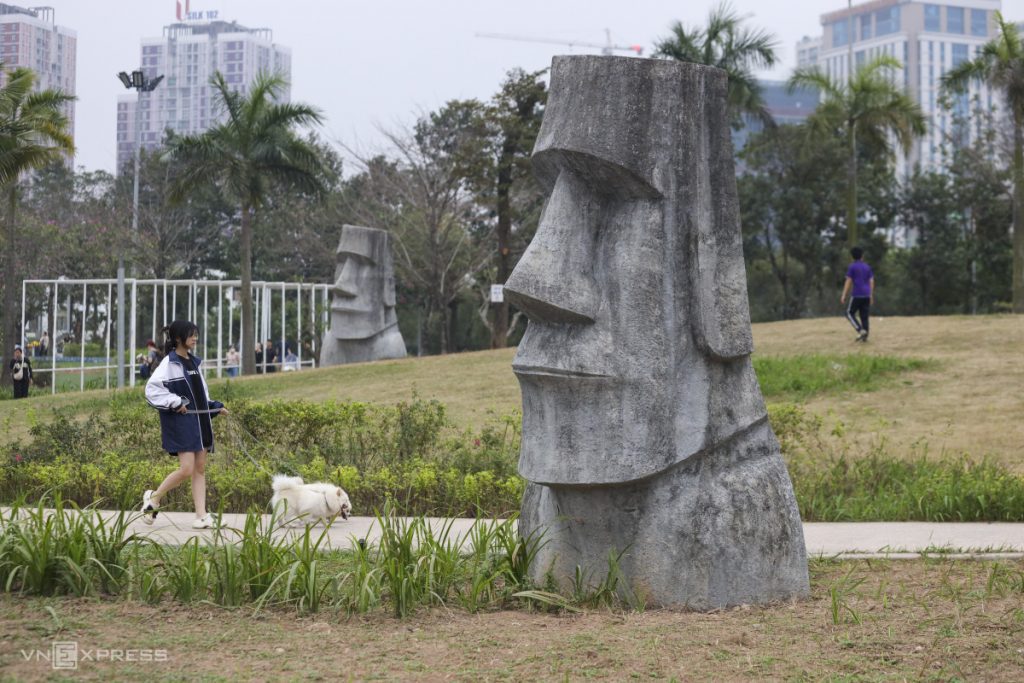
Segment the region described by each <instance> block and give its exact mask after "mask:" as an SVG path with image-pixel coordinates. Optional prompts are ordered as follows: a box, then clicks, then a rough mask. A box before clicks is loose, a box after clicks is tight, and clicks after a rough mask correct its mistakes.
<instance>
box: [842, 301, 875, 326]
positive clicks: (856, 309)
mask: <svg viewBox="0 0 1024 683" xmlns="http://www.w3.org/2000/svg"><path fill="white" fill-rule="evenodd" d="M870 315H871V297H869V296H855V297H851V298H850V304H849V306H847V308H846V319H847V320H849V321H850V324H851V325H853V329H855V330H857V331H858V332H862V333H864V334H865V335H866V334H867V333H868V317H869V316H870ZM858 318H860V320H859V321H858Z"/></svg>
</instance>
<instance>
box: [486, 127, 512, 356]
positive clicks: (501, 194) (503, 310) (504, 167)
mask: <svg viewBox="0 0 1024 683" xmlns="http://www.w3.org/2000/svg"><path fill="white" fill-rule="evenodd" d="M514 154H515V141H513V140H511V139H509V138H506V140H505V144H504V145H503V146H502V150H501V158H500V159H498V191H497V195H498V201H497V209H498V275H497V277H496V278H495V282H496V283H497V284H500V285H504V284H505V281H506V280H508V276H509V275H510V274H511V273H509V270H510V268H509V264H510V263H511V260H512V259H511V249H510V247H509V236H510V235H511V233H512V206H511V201H510V199H509V196H510V194H511V192H512V160H513V155H514ZM507 344H508V302H507V301H502V302H501V303H500V304H497V305H496V306H495V307H494V327H493V328H491V348H492V349H502V348H505V346H506V345H507Z"/></svg>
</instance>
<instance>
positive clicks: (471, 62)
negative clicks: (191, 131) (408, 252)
mask: <svg viewBox="0 0 1024 683" xmlns="http://www.w3.org/2000/svg"><path fill="white" fill-rule="evenodd" d="M716 3H717V0H703V1H701V0H699V1H696V2H692V1H691V2H685V1H680V0H677V1H675V2H668V1H667V0H614V1H613V0H401V1H400V0H191V9H192V10H193V11H206V10H218V12H219V17H220V18H222V19H226V20H229V21H230V20H235V21H238V22H239V23H240V24H242V25H244V26H248V27H250V28H257V27H267V28H271V29H273V31H274V41H275V42H277V43H280V44H282V45H286V46H288V47H290V48H291V50H292V98H293V100H297V101H302V102H306V103H309V104H313V105H316V106H318V107H320V108H321V109H322V110H323V111H324V114H325V117H326V123H325V126H324V131H323V133H324V135H325V136H326V137H327V138H329V139H332V140H336V141H341V142H344V143H345V144H348V145H350V146H355V147H358V148H360V149H363V150H371V149H376V148H377V147H380V146H381V145H382V141H381V138H380V136H379V134H378V133H377V131H376V126H377V125H383V126H385V127H394V126H395V125H399V124H404V123H408V122H410V121H411V120H413V119H414V118H415V116H416V114H417V113H418V112H421V111H424V110H430V109H433V108H436V107H438V106H440V105H442V104H443V103H444V102H446V101H447V100H450V99H462V98H470V97H477V98H480V99H486V98H487V97H489V96H490V95H491V94H493V93H494V91H495V90H496V89H497V88H498V85H499V84H500V82H501V80H502V79H503V77H504V75H505V73H506V72H507V71H508V70H509V69H512V68H515V67H522V68H524V69H528V70H535V69H541V68H545V67H547V66H548V65H549V64H550V62H551V57H552V56H553V55H556V54H568V53H574V54H585V53H597V52H599V50H596V49H594V50H591V49H585V48H573V49H570V48H568V47H564V48H563V47H560V46H558V45H548V44H541V43H527V42H509V41H504V40H493V39H484V38H478V37H475V34H476V33H477V32H493V33H511V34H520V35H524V36H533V37H539V38H550V39H565V40H567V41H589V42H596V43H602V42H604V39H605V29H606V28H607V29H610V30H611V34H612V40H613V42H615V43H617V44H627V45H631V44H640V45H643V46H644V47H645V54H646V53H649V51H650V46H651V45H652V44H653V43H654V41H655V40H656V39H657V38H659V37H662V36H664V35H666V34H667V28H668V25H669V24H670V23H671V22H673V21H676V20H679V21H682V22H684V23H685V24H688V25H703V23H704V20H705V18H706V17H707V14H708V10H709V9H710V8H711V6H712V5H713V4H716ZM14 4H23V5H34V4H37V3H35V2H31V3H29V2H25V3H18V2H16V1H15V3H14ZM45 4H47V5H50V6H52V7H54V9H55V11H56V20H57V23H58V24H61V25H63V26H67V27H68V28H71V29H73V30H75V31H76V32H77V33H78V81H77V90H78V98H79V101H78V103H77V108H76V117H77V122H76V126H75V142H76V144H77V146H78V154H77V157H76V161H75V163H76V165H78V166H84V167H85V168H87V169H89V170H95V169H106V170H108V171H113V170H114V166H115V123H116V122H115V113H116V105H117V96H118V95H120V94H123V93H124V88H123V86H122V85H121V84H120V82H119V81H118V80H117V79H116V77H115V74H116V73H117V72H118V71H122V70H129V71H130V70H131V69H133V68H136V67H138V65H139V40H140V39H141V38H143V37H150V36H160V35H161V33H162V29H163V27H164V26H165V25H167V24H171V23H174V21H175V0H88V1H87V0H47V2H46V3H45ZM183 4H184V2H183ZM854 4H860V3H858V2H855V3H854ZM733 6H734V7H735V8H736V10H737V11H738V12H740V13H741V14H743V15H747V16H749V22H750V24H751V25H753V26H758V27H762V28H764V29H766V30H768V31H770V32H771V33H773V34H775V36H776V37H777V38H778V40H779V48H780V49H779V54H780V56H781V61H782V64H781V66H780V68H778V69H776V70H775V71H774V72H772V73H770V74H763V75H764V76H766V77H772V78H779V79H782V78H785V77H786V75H787V74H788V72H789V71H790V70H791V69H792V67H793V65H794V62H795V55H794V44H795V43H796V41H797V40H799V39H800V38H801V37H802V36H805V35H818V34H819V33H820V31H821V26H820V21H819V18H820V15H821V14H822V13H823V12H827V11H832V10H835V9H841V8H843V7H845V6H846V2H845V0H733ZM1003 13H1004V15H1005V16H1006V17H1007V18H1009V19H1014V20H1022V19H1024V0H1004V2H1003Z"/></svg>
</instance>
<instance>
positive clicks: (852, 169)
mask: <svg viewBox="0 0 1024 683" xmlns="http://www.w3.org/2000/svg"><path fill="white" fill-rule="evenodd" d="M849 125H850V159H849V174H850V187H849V188H847V189H848V191H849V194H848V195H847V198H846V239H847V242H849V245H850V247H855V246H857V238H858V237H859V235H858V234H857V127H856V125H855V124H854V123H853V122H851V123H850V124H849Z"/></svg>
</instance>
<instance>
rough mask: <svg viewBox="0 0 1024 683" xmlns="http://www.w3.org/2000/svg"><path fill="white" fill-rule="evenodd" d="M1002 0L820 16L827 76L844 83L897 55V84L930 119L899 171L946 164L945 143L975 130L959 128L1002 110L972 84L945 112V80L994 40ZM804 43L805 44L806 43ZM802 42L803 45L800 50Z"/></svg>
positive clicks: (879, 6) (890, 6)
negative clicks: (980, 113) (976, 113)
mask: <svg viewBox="0 0 1024 683" xmlns="http://www.w3.org/2000/svg"><path fill="white" fill-rule="evenodd" d="M1000 4H1001V3H1000V0H955V1H954V2H951V3H947V4H943V3H937V2H935V3H933V2H918V1H917V0H874V1H873V2H867V3H863V4H860V5H854V6H853V7H852V8H844V9H841V10H837V11H835V12H829V13H827V14H824V15H822V17H821V24H822V28H823V35H822V37H821V46H820V50H819V52H818V60H817V64H818V66H820V67H821V68H822V69H823V70H824V71H825V72H826V73H827V74H828V75H829V76H831V77H832V78H834V79H837V80H840V81H845V80H846V79H847V78H848V77H849V73H850V62H851V60H852V62H853V65H854V68H856V67H857V66H859V65H861V64H864V63H865V62H866V61H867V60H870V59H873V58H875V57H878V56H881V55H889V56H891V57H895V58H896V59H897V60H898V61H899V62H900V64H902V69H900V70H899V71H898V72H896V73H894V74H893V79H894V82H895V83H896V84H897V85H899V86H902V87H904V88H906V90H907V91H908V92H909V93H910V95H911V96H912V97H913V98H914V100H915V101H917V102H918V103H919V104H920V105H921V108H922V110H923V111H924V114H925V116H926V117H927V118H928V133H927V135H926V136H925V137H924V138H922V139H921V140H918V141H917V142H916V143H915V145H914V149H913V150H912V151H911V153H910V154H909V155H907V156H905V157H904V156H903V155H899V157H898V164H897V172H899V173H901V174H902V173H905V172H907V171H909V170H910V169H912V168H913V167H914V166H915V165H916V164H920V165H921V166H922V167H923V168H936V167H940V166H941V165H942V143H943V141H944V140H951V139H953V140H956V141H957V142H958V143H967V142H969V141H970V136H971V135H972V131H971V126H970V125H965V126H956V125H955V123H954V121H955V120H956V119H961V120H967V119H968V117H970V115H971V112H972V111H973V110H975V109H976V108H978V107H979V106H980V107H982V108H985V109H989V108H991V107H993V106H996V107H998V106H1001V103H1000V102H999V101H998V100H994V99H993V95H992V93H991V92H990V91H989V89H988V88H987V87H984V86H979V85H977V84H972V85H971V88H970V92H969V93H967V94H964V95H961V96H958V97H956V98H954V101H953V102H952V111H950V110H947V109H945V108H943V107H942V106H941V97H942V92H941V79H942V77H943V75H945V73H946V72H947V71H949V70H950V69H951V68H953V67H954V66H957V65H958V64H960V63H962V62H964V61H967V60H969V59H973V58H974V57H975V55H976V54H977V52H978V50H979V49H980V48H981V46H982V45H984V44H985V43H986V42H988V41H989V40H991V39H992V38H993V37H994V36H995V30H996V29H995V20H994V18H993V14H994V13H995V12H996V11H999V9H1000ZM805 40H806V39H805ZM803 42H804V41H801V42H800V43H798V50H799V46H800V45H801V44H803Z"/></svg>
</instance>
